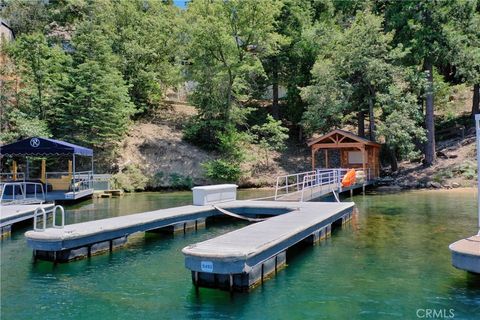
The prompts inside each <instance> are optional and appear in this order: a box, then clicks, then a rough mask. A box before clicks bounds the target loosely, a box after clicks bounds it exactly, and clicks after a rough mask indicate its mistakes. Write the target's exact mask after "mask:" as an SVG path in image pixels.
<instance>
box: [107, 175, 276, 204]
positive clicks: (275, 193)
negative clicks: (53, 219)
mask: <svg viewBox="0 0 480 320" xmlns="http://www.w3.org/2000/svg"><path fill="white" fill-rule="evenodd" d="M279 179H280V177H277V184H276V186H275V200H277V195H278V180H279ZM109 183H110V182H109Z"/></svg>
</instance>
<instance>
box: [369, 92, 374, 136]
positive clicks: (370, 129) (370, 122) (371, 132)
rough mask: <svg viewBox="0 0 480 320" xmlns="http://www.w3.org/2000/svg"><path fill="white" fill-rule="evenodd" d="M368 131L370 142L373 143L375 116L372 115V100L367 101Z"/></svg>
mask: <svg viewBox="0 0 480 320" xmlns="http://www.w3.org/2000/svg"><path fill="white" fill-rule="evenodd" d="M368 121H369V125H368V129H369V131H370V140H372V141H375V114H374V113H373V100H372V98H371V97H370V98H369V99H368Z"/></svg>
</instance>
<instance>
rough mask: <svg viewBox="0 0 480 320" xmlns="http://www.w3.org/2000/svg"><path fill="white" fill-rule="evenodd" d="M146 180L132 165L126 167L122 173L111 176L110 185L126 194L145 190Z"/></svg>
mask: <svg viewBox="0 0 480 320" xmlns="http://www.w3.org/2000/svg"><path fill="white" fill-rule="evenodd" d="M147 182H148V178H147V177H146V176H145V175H144V174H143V173H142V171H141V170H140V169H139V168H138V167H137V166H134V165H128V166H126V167H125V168H124V169H123V170H122V172H119V173H117V174H115V175H113V176H112V184H113V186H114V188H116V189H123V190H125V191H126V192H132V191H137V190H138V191H141V190H145V187H146V186H147Z"/></svg>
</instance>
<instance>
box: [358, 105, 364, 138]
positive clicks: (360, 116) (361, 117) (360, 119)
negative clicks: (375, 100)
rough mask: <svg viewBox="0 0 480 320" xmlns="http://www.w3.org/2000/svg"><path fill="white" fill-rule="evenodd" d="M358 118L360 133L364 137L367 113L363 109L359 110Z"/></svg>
mask: <svg viewBox="0 0 480 320" xmlns="http://www.w3.org/2000/svg"><path fill="white" fill-rule="evenodd" d="M357 120H358V135H359V136H360V137H362V138H365V113H364V112H363V111H359V112H358V113H357Z"/></svg>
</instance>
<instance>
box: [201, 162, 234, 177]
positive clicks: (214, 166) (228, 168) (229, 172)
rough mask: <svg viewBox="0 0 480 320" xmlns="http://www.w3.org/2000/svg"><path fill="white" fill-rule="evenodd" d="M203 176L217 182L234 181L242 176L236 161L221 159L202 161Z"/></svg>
mask: <svg viewBox="0 0 480 320" xmlns="http://www.w3.org/2000/svg"><path fill="white" fill-rule="evenodd" d="M202 167H203V169H204V170H205V176H207V177H208V178H210V179H212V180H215V181H218V182H236V181H238V180H239V179H240V177H241V176H242V170H241V169H240V164H239V163H238V162H231V161H227V160H223V159H218V160H211V161H207V162H204V163H202Z"/></svg>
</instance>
